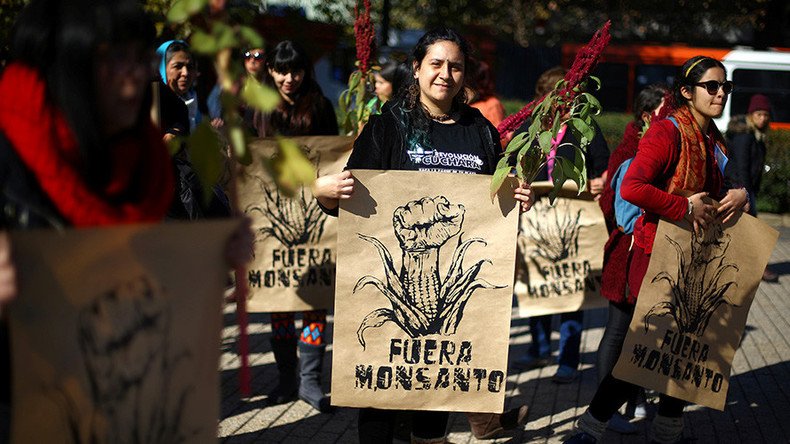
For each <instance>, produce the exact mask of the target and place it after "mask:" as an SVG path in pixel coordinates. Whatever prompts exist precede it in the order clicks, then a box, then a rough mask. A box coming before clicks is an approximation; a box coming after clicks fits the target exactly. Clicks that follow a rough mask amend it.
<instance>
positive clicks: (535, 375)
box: [219, 215, 790, 444]
mask: <svg viewBox="0 0 790 444" xmlns="http://www.w3.org/2000/svg"><path fill="white" fill-rule="evenodd" d="M761 219H763V220H765V221H766V222H768V223H769V224H771V225H773V226H774V227H775V228H777V229H778V230H779V231H780V237H779V242H778V243H777V246H776V248H775V249H774V251H773V253H772V256H771V260H770V262H769V264H770V266H771V267H772V269H773V270H774V271H776V272H777V273H778V274H779V282H778V283H765V282H763V283H761V284H760V287H759V289H758V291H757V295H756V296H755V300H754V302H753V304H752V307H751V310H750V312H749V317H748V320H747V325H746V332H745V334H744V337H743V340H742V343H741V347H740V349H739V350H738V351H737V353H736V355H735V359H734V361H733V368H732V373H731V376H730V388H729V393H728V396H727V405H726V408H725V410H724V411H723V412H720V411H717V410H712V409H709V408H706V407H700V406H689V407H687V408H686V413H685V416H684V418H685V431H684V435H685V437H686V438H688V439H689V440H690V441H691V442H696V443H768V442H771V443H780V442H781V443H788V442H790V339H788V337H789V336H790V220H789V219H790V217H788V216H785V217H784V218H782V217H781V216H774V215H765V216H761ZM297 323H298V320H297ZM605 323H606V311H605V310H603V309H602V310H593V311H588V312H587V313H586V314H585V318H584V333H583V334H582V345H581V365H580V374H579V377H578V378H577V379H576V380H575V381H574V382H572V383H570V384H564V385H559V384H555V383H553V382H552V381H551V377H552V375H553V374H554V372H555V371H556V370H557V366H556V365H550V366H548V367H544V368H542V369H535V370H531V371H525V372H516V371H511V372H510V374H509V375H508V380H507V381H508V382H507V400H506V408H508V409H509V408H513V407H516V406H518V405H521V404H527V405H529V407H530V413H529V422H528V423H527V424H526V426H525V427H523V429H519V430H515V431H513V432H511V433H509V434H507V435H504V436H502V437H500V438H498V439H496V440H487V441H478V440H476V439H475V438H474V437H473V436H472V434H471V432H470V430H469V425H468V423H467V421H466V417H465V416H464V415H463V414H456V413H453V414H451V415H450V426H449V427H450V434H449V440H450V442H452V443H476V442H496V443H522V442H524V443H559V442H562V440H563V439H564V438H565V437H567V436H568V435H569V433H570V432H571V430H572V428H573V422H574V421H575V420H576V418H578V417H579V416H580V415H581V414H582V413H584V410H585V408H586V407H587V405H588V404H589V402H590V400H591V399H592V397H593V394H594V393H595V390H596V388H597V381H598V379H597V378H598V376H597V372H596V369H595V359H596V358H595V357H596V350H597V348H598V343H599V342H600V340H601V335H602V334H603V327H604V325H605ZM331 327H332V325H331V317H330V323H329V326H328V329H327V330H328V336H329V338H330V340H329V343H330V345H329V347H328V348H327V356H326V363H327V364H328V363H330V362H331V351H332V348H331ZM237 333H238V327H237V325H236V324H235V315H234V307H233V306H232V305H228V306H226V307H225V329H224V331H223V335H222V338H223V339H222V345H221V347H222V358H221V363H220V365H221V390H222V405H221V418H220V422H219V438H220V441H221V442H223V443H234V444H235V443H253V442H255V443H352V444H353V443H357V442H358V439H357V433H356V416H357V414H356V410H354V409H348V408H339V409H337V410H336V412H334V413H332V414H320V413H318V412H317V411H315V410H314V409H312V408H311V407H310V406H309V405H307V404H306V403H304V402H302V401H294V402H291V403H288V404H284V405H279V406H273V407H269V406H267V405H266V396H265V393H267V392H269V391H270V390H271V389H272V388H273V387H274V385H275V383H276V380H277V369H276V367H275V364H274V357H273V355H272V353H271V347H270V346H269V337H270V334H271V325H270V323H269V316H268V315H266V314H256V313H253V314H251V315H250V345H251V354H250V366H251V369H252V387H253V396H252V397H250V398H246V399H241V398H240V393H239V384H238V368H239V357H238V355H237V354H236V336H237ZM529 342H530V335H529V326H528V322H527V320H526V319H522V318H519V317H518V316H517V315H516V314H514V317H513V319H512V323H511V338H510V355H509V358H510V361H511V362H512V361H513V360H514V359H515V358H517V357H519V356H521V355H523V354H524V353H525V352H526V350H527V347H528V346H529ZM558 342H559V333H558V332H556V331H555V332H554V333H553V336H552V343H553V349H554V350H556V348H557V343H558ZM555 356H556V351H555ZM329 377H330V369H329V365H326V366H325V369H324V389H325V391H327V392H328V391H329ZM651 401H653V400H652V399H651ZM654 414H655V404H653V403H650V404H649V405H648V417H647V418H645V419H636V420H633V423H634V424H635V425H636V426H637V433H636V434H633V435H620V434H618V433H614V432H611V431H607V433H606V434H605V435H604V439H603V442H604V443H644V442H648V436H647V431H648V429H649V424H650V417H651V416H652V415H654Z"/></svg>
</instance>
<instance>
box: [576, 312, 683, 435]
mask: <svg viewBox="0 0 790 444" xmlns="http://www.w3.org/2000/svg"><path fill="white" fill-rule="evenodd" d="M633 316H634V306H633V305H629V304H627V303H622V304H615V303H612V302H610V303H609V320H608V321H607V322H606V329H605V330H604V333H603V338H601V345H600V346H599V349H598V379H599V384H598V390H597V391H596V392H595V396H593V399H592V402H590V408H589V412H590V414H591V415H592V416H593V417H594V418H595V419H597V420H598V421H604V422H606V421H609V419H611V417H612V416H613V415H614V414H615V412H617V410H618V409H619V408H620V407H621V406H622V405H623V404H625V402H626V401H628V400H629V399H633V398H635V397H636V395H637V393H638V390H639V387H638V386H636V385H634V384H631V383H630V382H625V381H622V380H620V379H617V378H615V377H614V376H612V369H614V365H615V364H616V363H617V358H619V357H620V351H621V350H622V349H623V344H624V343H625V335H626V333H628V326H629V324H631V318H633ZM685 406H686V401H683V400H680V399H677V398H673V397H671V396H667V395H664V394H662V395H660V396H659V404H658V414H659V415H661V416H666V417H670V418H680V417H681V416H683V408H684V407H685Z"/></svg>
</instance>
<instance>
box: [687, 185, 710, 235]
mask: <svg viewBox="0 0 790 444" xmlns="http://www.w3.org/2000/svg"><path fill="white" fill-rule="evenodd" d="M707 196H708V193H705V192H703V193H697V194H692V195H691V197H689V198H688V201H689V202H691V205H692V209H691V214H690V215H689V214H688V213H687V214H686V220H688V221H689V222H691V224H692V225H693V226H694V232H695V233H697V235H701V234H702V230H704V229H706V228H707V227H708V224H709V223H711V222H713V216H714V214H715V213H716V208H715V207H714V206H713V205H711V204H708V203H705V201H704V200H703V198H705V197H707Z"/></svg>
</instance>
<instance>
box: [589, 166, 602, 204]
mask: <svg viewBox="0 0 790 444" xmlns="http://www.w3.org/2000/svg"><path fill="white" fill-rule="evenodd" d="M605 174H606V173H604V175H605ZM605 180H606V178H604V177H603V176H602V177H596V178H595V179H590V182H589V183H588V184H587V188H588V189H589V190H590V193H592V195H593V196H595V199H596V200H598V196H599V195H600V194H601V193H603V185H604V183H605V182H604V181H605Z"/></svg>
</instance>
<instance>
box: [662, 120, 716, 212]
mask: <svg viewBox="0 0 790 444" xmlns="http://www.w3.org/2000/svg"><path fill="white" fill-rule="evenodd" d="M672 117H674V118H675V120H676V121H677V127H678V130H679V131H680V158H679V159H678V164H677V166H676V167H675V175H674V176H672V179H670V181H669V184H668V187H667V192H668V193H672V194H678V195H681V196H690V195H691V194H694V193H698V192H700V191H702V190H703V189H704V188H705V181H706V180H707V179H708V177H707V173H708V170H707V168H706V163H707V160H708V156H713V155H714V154H713V149H715V148H713V147H715V146H716V145H717V144H718V145H719V147H720V148H721V150H722V152H724V154H726V151H725V149H726V148H725V144H724V138H723V137H722V135H721V133H720V132H719V130H718V129H717V128H716V125H715V124H714V123H713V122H711V123H710V126H709V127H708V133H709V135H710V137H711V138H712V139H713V142H714V143H713V144H711V145H708V144H706V143H705V138H706V136H705V135H704V134H702V130H701V129H700V127H699V125H698V124H697V122H696V120H694V116H693V115H692V114H691V111H690V110H689V108H688V106H680V107H678V109H677V110H675V112H674V113H672Z"/></svg>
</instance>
